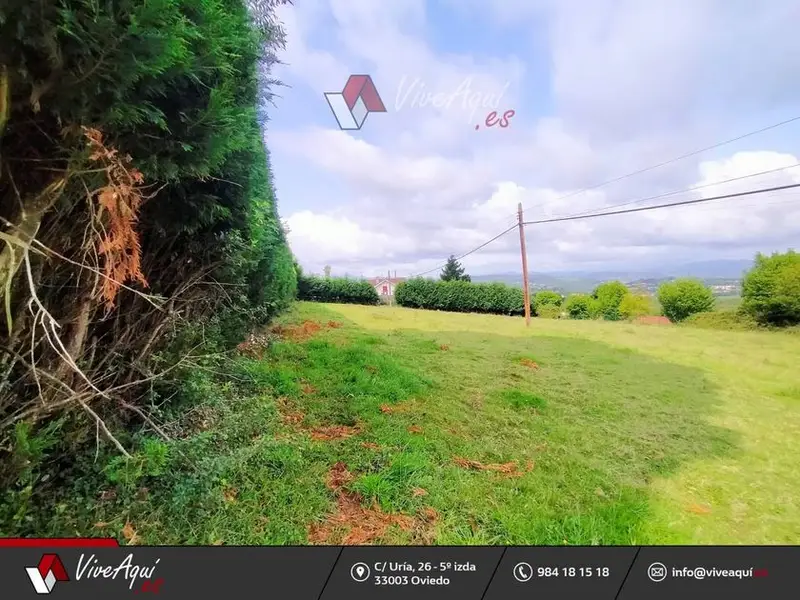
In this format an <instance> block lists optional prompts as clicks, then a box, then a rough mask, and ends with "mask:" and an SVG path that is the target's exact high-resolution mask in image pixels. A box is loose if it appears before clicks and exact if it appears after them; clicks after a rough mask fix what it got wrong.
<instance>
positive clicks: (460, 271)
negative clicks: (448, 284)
mask: <svg viewBox="0 0 800 600" xmlns="http://www.w3.org/2000/svg"><path fill="white" fill-rule="evenodd" d="M439 278H440V279H441V280H442V281H472V279H471V278H470V276H469V275H467V274H466V273H465V272H464V267H462V266H461V263H460V262H458V261H457V260H456V257H455V256H453V255H452V254H451V255H450V258H448V259H447V263H446V264H445V265H444V268H443V269H442V273H441V275H439Z"/></svg>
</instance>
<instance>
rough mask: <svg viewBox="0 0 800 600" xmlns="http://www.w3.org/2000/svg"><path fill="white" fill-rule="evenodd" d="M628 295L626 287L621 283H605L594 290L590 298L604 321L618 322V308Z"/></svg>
mask: <svg viewBox="0 0 800 600" xmlns="http://www.w3.org/2000/svg"><path fill="white" fill-rule="evenodd" d="M629 293H630V290H629V289H628V286H626V285H625V284H624V283H622V282H621V281H607V282H605V283H601V284H600V285H598V286H597V287H596V288H595V289H594V291H593V292H592V298H594V299H595V300H597V303H598V308H599V312H600V314H601V315H602V317H603V318H604V319H606V320H607V321H618V320H619V319H620V318H621V317H622V315H621V314H620V312H619V306H620V304H621V303H622V299H623V298H624V297H625V295H626V294H629Z"/></svg>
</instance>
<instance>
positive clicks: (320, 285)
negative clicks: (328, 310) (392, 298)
mask: <svg viewBox="0 0 800 600" xmlns="http://www.w3.org/2000/svg"><path fill="white" fill-rule="evenodd" d="M297 297H298V299H299V300H306V301H308V302H338V303H342V304H368V305H373V304H378V303H379V302H380V297H379V296H378V292H376V291H375V288H374V287H372V285H370V283H369V282H368V281H358V280H355V279H347V278H344V277H325V278H323V277H313V276H312V277H303V278H302V279H301V280H300V281H299V282H298V285H297Z"/></svg>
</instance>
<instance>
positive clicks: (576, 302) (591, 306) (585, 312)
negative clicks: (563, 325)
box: [564, 294, 600, 319]
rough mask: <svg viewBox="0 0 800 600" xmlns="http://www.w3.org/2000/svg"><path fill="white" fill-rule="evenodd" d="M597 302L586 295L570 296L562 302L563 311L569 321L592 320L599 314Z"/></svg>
mask: <svg viewBox="0 0 800 600" xmlns="http://www.w3.org/2000/svg"><path fill="white" fill-rule="evenodd" d="M599 308H600V307H599V304H598V302H597V300H595V299H594V298H592V297H591V296H590V295H588V294H570V295H569V296H568V297H567V300H566V301H565V302H564V309H565V310H566V311H567V315H569V318H570V319H594V318H597V316H598V313H599Z"/></svg>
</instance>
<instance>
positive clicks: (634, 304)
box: [619, 293, 652, 319]
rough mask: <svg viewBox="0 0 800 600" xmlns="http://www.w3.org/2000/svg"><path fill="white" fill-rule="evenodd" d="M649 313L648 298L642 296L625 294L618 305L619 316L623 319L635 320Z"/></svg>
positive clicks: (650, 310)
mask: <svg viewBox="0 0 800 600" xmlns="http://www.w3.org/2000/svg"><path fill="white" fill-rule="evenodd" d="M651 312H652V304H651V303H650V298H649V297H647V296H644V295H642V294H630V293H629V294H626V295H625V297H624V298H623V299H622V302H620V304H619V314H620V315H621V316H622V318H623V319H635V318H636V317H643V316H644V315H649V314H650V313H651Z"/></svg>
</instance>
